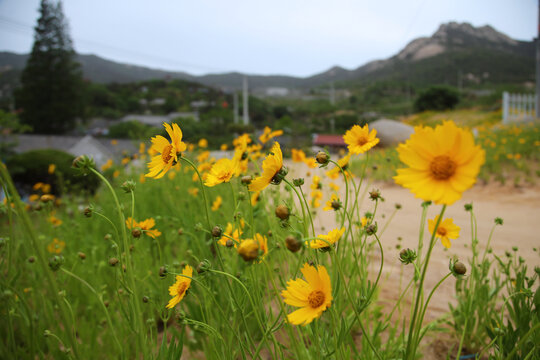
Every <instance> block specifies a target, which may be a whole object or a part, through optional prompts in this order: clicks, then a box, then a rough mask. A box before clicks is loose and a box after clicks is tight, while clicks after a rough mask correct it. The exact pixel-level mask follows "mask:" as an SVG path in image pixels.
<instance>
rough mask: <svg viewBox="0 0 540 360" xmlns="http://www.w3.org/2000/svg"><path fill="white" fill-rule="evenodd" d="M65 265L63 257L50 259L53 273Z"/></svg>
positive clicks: (56, 256) (57, 256) (58, 256)
mask: <svg viewBox="0 0 540 360" xmlns="http://www.w3.org/2000/svg"><path fill="white" fill-rule="evenodd" d="M62 264H64V257H63V256H62V255H54V256H52V257H51V258H49V267H50V268H51V270H52V271H57V270H58V269H60V266H62Z"/></svg>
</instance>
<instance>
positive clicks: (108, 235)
mask: <svg viewBox="0 0 540 360" xmlns="http://www.w3.org/2000/svg"><path fill="white" fill-rule="evenodd" d="M103 239H105V240H106V241H111V240H112V235H111V234H105V236H104V237H103Z"/></svg>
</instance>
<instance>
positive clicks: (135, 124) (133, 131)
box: [107, 120, 162, 140]
mask: <svg viewBox="0 0 540 360" xmlns="http://www.w3.org/2000/svg"><path fill="white" fill-rule="evenodd" d="M161 132H162V129H158V128H155V127H152V126H149V125H146V124H143V123H141V122H140V121H137V120H130V121H123V122H119V123H118V124H114V125H111V126H110V127H109V134H108V135H107V136H108V137H110V138H116V139H133V140H141V139H148V138H149V137H151V136H154V135H157V134H160V133H161Z"/></svg>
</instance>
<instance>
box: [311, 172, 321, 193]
mask: <svg viewBox="0 0 540 360" xmlns="http://www.w3.org/2000/svg"><path fill="white" fill-rule="evenodd" d="M311 188H312V189H313V190H317V189H320V188H322V184H321V177H320V176H318V175H315V176H314V177H313V182H312V183H311Z"/></svg>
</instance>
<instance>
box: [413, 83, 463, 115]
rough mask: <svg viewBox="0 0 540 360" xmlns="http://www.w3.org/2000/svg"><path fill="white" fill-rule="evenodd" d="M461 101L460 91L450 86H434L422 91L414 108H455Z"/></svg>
mask: <svg viewBox="0 0 540 360" xmlns="http://www.w3.org/2000/svg"><path fill="white" fill-rule="evenodd" d="M458 103H459V94H458V92H457V91H456V90H455V89H453V88H451V87H448V86H432V87H430V88H428V89H426V90H424V91H422V92H421V93H420V94H419V95H418V97H417V98H416V100H415V101H414V110H415V111H416V112H421V111H425V110H446V109H453V108H455V107H456V105H457V104H458Z"/></svg>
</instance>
